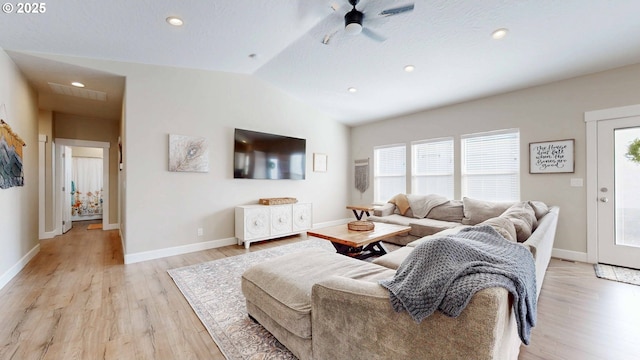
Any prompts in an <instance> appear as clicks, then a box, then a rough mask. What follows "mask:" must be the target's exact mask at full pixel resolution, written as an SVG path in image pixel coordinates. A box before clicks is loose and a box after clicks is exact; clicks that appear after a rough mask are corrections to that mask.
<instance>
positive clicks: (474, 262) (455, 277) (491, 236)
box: [379, 226, 537, 345]
mask: <svg viewBox="0 0 640 360" xmlns="http://www.w3.org/2000/svg"><path fill="white" fill-rule="evenodd" d="M379 283H380V285H382V286H383V287H385V288H387V289H388V290H389V294H390V299H391V305H392V306H393V309H394V310H395V311H397V312H401V311H402V310H406V311H407V312H408V313H409V314H410V315H411V317H412V318H413V319H414V320H415V321H416V322H418V323H420V322H421V321H422V320H424V319H425V318H426V317H428V316H429V315H431V314H433V312H435V311H436V309H437V310H440V311H441V312H442V313H444V314H445V315H447V316H450V317H457V316H458V315H460V313H462V310H464V308H465V307H466V306H467V304H468V303H469V301H470V300H471V297H472V296H473V295H474V294H475V293H476V292H478V291H480V290H482V289H485V288H489V287H503V288H505V289H507V290H508V291H509V292H510V293H511V294H512V295H513V297H514V302H513V309H514V312H515V315H516V322H517V325H518V334H519V335H520V339H521V340H522V342H523V343H525V344H527V345H529V339H530V337H531V328H532V327H533V326H535V323H536V307H537V300H536V299H537V296H536V271H535V264H534V260H533V256H532V255H531V252H529V250H528V249H527V248H525V247H524V246H522V245H520V244H518V243H514V242H510V241H508V240H506V239H505V238H503V237H502V236H500V234H498V233H497V232H496V231H495V230H494V229H493V228H492V227H491V226H475V227H469V228H466V229H463V230H462V231H460V232H459V233H458V234H455V235H447V236H443V237H438V238H434V239H432V240H429V241H425V242H424V243H422V244H420V245H418V246H416V248H415V249H414V250H413V251H412V252H411V254H410V255H409V256H408V257H407V258H406V259H405V260H404V262H403V263H402V264H401V265H400V267H399V268H398V270H397V272H396V274H395V276H394V277H393V278H392V279H388V280H381V281H379Z"/></svg>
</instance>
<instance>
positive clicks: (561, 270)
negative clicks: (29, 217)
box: [0, 224, 640, 360]
mask: <svg viewBox="0 0 640 360" xmlns="http://www.w3.org/2000/svg"><path fill="white" fill-rule="evenodd" d="M86 226H87V224H82V225H76V226H74V228H73V229H72V230H71V231H70V232H69V233H68V234H66V235H64V236H59V237H57V238H55V239H51V240H44V241H42V242H41V251H40V253H39V254H38V255H37V256H36V257H35V258H34V259H33V260H32V261H31V262H30V263H29V264H28V265H27V266H26V267H25V269H23V270H22V272H20V274H18V276H16V277H15V278H14V279H13V280H12V281H11V282H10V283H9V284H7V285H6V286H5V287H4V288H3V289H2V290H0V359H2V360H4V359H223V358H224V357H223V356H222V354H221V353H220V351H219V350H218V348H217V347H216V345H215V343H214V342H213V340H212V339H211V337H210V336H209V334H208V333H207V331H206V329H205V328H204V327H203V326H202V324H201V323H200V321H199V320H198V318H197V316H196V315H195V314H194V313H193V311H192V310H191V307H190V306H189V305H188V303H187V302H186V300H185V299H184V297H183V296H182V294H181V293H180V291H179V290H178V289H177V288H176V286H175V285H174V283H173V281H172V280H171V278H170V277H169V275H168V274H167V270H168V269H172V268H176V267H181V266H186V265H191V264H197V263H200V262H203V261H209V260H215V259H220V258H224V257H228V256H234V255H239V254H243V253H245V252H247V251H257V250H261V249H265V248H269V247H273V246H279V245H283V244H286V243H291V242H296V241H300V238H299V237H293V238H288V239H284V240H278V241H270V242H264V243H258V244H252V245H251V249H250V250H245V249H244V248H243V247H241V246H228V247H224V248H219V249H212V250H207V251H201V252H197V253H192V254H186V255H181V256H173V257H170V258H165V259H159V260H152V261H146V262H143V263H138V264H131V265H127V266H125V265H123V255H122V250H121V246H120V239H119V237H118V232H117V231H101V230H87V229H86ZM638 355H640V286H633V285H626V284H622V283H617V282H612V281H607V280H601V279H597V278H596V277H595V276H594V274H593V269H592V267H591V265H588V264H581V263H572V262H565V261H560V260H556V259H553V260H552V262H551V265H550V267H549V270H548V272H547V276H546V279H545V283H544V285H543V289H542V293H541V296H540V301H539V306H538V326H536V327H535V328H534V330H533V336H532V345H530V346H528V347H526V348H525V347H523V349H522V351H521V356H520V359H527V360H528V359H581V360H582V359H616V360H618V359H637V358H638Z"/></svg>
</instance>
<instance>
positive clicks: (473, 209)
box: [462, 197, 514, 225]
mask: <svg viewBox="0 0 640 360" xmlns="http://www.w3.org/2000/svg"><path fill="white" fill-rule="evenodd" d="M462 203H463V211H464V218H463V219H462V223H463V224H464V225H477V224H479V223H481V222H483V221H485V220H489V219H491V218H494V217H498V216H500V214H502V213H503V212H504V211H505V210H507V209H508V208H509V207H510V206H511V205H513V204H514V203H512V202H510V203H499V202H493V201H483V200H476V199H471V198H468V197H465V198H463V199H462Z"/></svg>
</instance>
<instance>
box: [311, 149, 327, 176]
mask: <svg viewBox="0 0 640 360" xmlns="http://www.w3.org/2000/svg"><path fill="white" fill-rule="evenodd" d="M313 171H315V172H327V154H319V153H313Z"/></svg>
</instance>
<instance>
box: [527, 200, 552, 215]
mask: <svg viewBox="0 0 640 360" xmlns="http://www.w3.org/2000/svg"><path fill="white" fill-rule="evenodd" d="M529 205H530V206H531V208H533V212H534V213H535V214H536V219H538V220H540V218H541V217H543V216H545V215H547V213H548V212H549V207H548V206H547V204H545V203H543V202H542V201H529Z"/></svg>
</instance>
